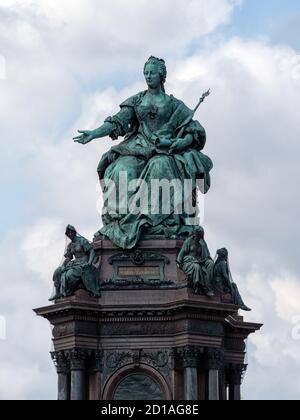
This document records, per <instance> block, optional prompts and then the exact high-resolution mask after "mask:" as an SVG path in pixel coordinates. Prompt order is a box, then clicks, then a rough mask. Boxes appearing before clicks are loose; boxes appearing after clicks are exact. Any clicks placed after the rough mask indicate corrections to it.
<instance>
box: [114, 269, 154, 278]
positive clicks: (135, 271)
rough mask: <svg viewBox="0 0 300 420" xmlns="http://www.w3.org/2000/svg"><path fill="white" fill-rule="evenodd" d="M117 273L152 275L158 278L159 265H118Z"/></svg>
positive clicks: (124, 275) (123, 274)
mask: <svg viewBox="0 0 300 420" xmlns="http://www.w3.org/2000/svg"><path fill="white" fill-rule="evenodd" d="M118 275H119V276H121V277H128V276H154V277H155V278H160V267H119V268H118Z"/></svg>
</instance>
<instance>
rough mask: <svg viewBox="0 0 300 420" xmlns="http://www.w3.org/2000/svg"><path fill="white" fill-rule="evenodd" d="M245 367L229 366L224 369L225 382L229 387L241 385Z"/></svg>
mask: <svg viewBox="0 0 300 420" xmlns="http://www.w3.org/2000/svg"><path fill="white" fill-rule="evenodd" d="M246 370H247V365H241V364H240V365H238V364H230V365H228V366H227V367H226V373H227V381H228V383H229V384H230V385H241V384H242V381H243V375H244V373H245V372H246Z"/></svg>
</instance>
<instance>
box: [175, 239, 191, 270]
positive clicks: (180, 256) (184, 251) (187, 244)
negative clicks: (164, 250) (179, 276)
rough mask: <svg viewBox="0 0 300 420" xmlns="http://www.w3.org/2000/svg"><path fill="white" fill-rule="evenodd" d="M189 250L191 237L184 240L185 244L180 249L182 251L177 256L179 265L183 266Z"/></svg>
mask: <svg viewBox="0 0 300 420" xmlns="http://www.w3.org/2000/svg"><path fill="white" fill-rule="evenodd" d="M189 252H190V239H187V240H186V241H185V242H184V244H183V246H182V248H181V250H180V252H179V254H178V257H177V263H178V264H179V266H182V265H183V260H184V257H185V256H186V255H188V254H189Z"/></svg>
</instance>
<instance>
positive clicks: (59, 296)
mask: <svg viewBox="0 0 300 420" xmlns="http://www.w3.org/2000/svg"><path fill="white" fill-rule="evenodd" d="M61 297H62V296H61V295H60V294H59V293H56V295H54V296H53V297H51V298H50V299H48V300H49V302H54V301H56V300H58V299H60V298H61Z"/></svg>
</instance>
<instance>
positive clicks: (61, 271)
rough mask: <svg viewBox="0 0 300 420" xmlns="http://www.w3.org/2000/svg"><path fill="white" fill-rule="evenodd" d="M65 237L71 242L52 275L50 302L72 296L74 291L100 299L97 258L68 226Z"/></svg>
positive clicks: (88, 246)
mask: <svg viewBox="0 0 300 420" xmlns="http://www.w3.org/2000/svg"><path fill="white" fill-rule="evenodd" d="M66 235H67V237H68V238H69V239H70V240H71V242H70V243H69V245H68V246H67V250H66V253H65V255H64V257H65V260H64V262H63V264H62V265H61V266H60V267H58V268H57V269H56V270H55V272H54V275H53V282H54V286H55V294H54V296H53V297H51V298H50V299H49V300H50V301H55V300H58V299H61V298H66V297H68V296H72V295H73V294H74V293H75V292H76V290H78V289H84V290H87V291H88V292H90V294H91V295H92V296H93V297H100V296H101V293H100V286H99V282H98V276H97V268H96V267H95V265H94V264H95V263H96V260H97V257H96V255H95V252H94V250H93V247H92V245H91V244H90V242H89V241H88V240H87V239H85V238H84V237H83V236H81V235H78V233H77V232H76V229H75V228H74V227H73V226H71V225H69V226H67V229H66Z"/></svg>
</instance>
